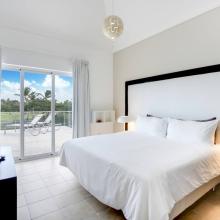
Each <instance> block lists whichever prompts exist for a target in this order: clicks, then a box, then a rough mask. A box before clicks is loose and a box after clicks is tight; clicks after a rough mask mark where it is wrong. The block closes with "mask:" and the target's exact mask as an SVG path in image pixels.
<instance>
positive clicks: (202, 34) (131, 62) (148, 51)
mask: <svg viewBox="0 0 220 220" xmlns="http://www.w3.org/2000/svg"><path fill="white" fill-rule="evenodd" d="M219 21H220V8H217V9H215V10H212V11H210V12H208V13H206V14H204V15H201V16H199V17H196V18H194V19H192V20H190V21H188V22H185V23H183V24H181V25H178V26H176V27H174V28H171V29H169V30H167V31H164V32H162V33H160V34H158V35H156V36H154V37H152V38H149V39H146V40H144V41H141V42H139V43H137V44H135V45H133V46H131V47H128V48H126V49H124V50H121V51H119V52H117V53H115V54H114V108H115V109H116V113H117V116H118V115H121V114H124V102H125V99H124V98H125V96H124V95H125V93H124V89H125V81H127V80H131V79H137V78H141V77H147V76H152V75H159V74H164V73H169V72H174V71H179V70H184V69H191V68H196V67H202V66H208V65H213V64H219V63H220V40H219V39H220V25H219ZM116 129H120V128H116Z"/></svg>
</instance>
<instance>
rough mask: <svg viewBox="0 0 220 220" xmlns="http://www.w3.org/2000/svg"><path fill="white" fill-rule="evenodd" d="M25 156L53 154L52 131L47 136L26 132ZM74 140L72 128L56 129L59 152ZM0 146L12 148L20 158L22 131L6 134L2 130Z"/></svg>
mask: <svg viewBox="0 0 220 220" xmlns="http://www.w3.org/2000/svg"><path fill="white" fill-rule="evenodd" d="M24 138H25V147H24V152H25V156H30V155H36V154H43V153H50V152H51V131H48V132H46V133H45V134H42V133H39V134H38V135H36V136H33V135H32V134H31V133H30V132H29V131H28V130H26V131H25V137H24ZM71 138H72V128H70V127H67V126H59V127H56V131H55V148H56V151H59V150H60V148H61V146H62V144H63V143H64V142H65V141H66V140H68V139H71ZM0 146H10V147H11V148H12V152H13V155H14V157H19V156H20V130H19V129H17V130H16V131H15V130H7V131H6V134H5V133H4V131H3V130H0Z"/></svg>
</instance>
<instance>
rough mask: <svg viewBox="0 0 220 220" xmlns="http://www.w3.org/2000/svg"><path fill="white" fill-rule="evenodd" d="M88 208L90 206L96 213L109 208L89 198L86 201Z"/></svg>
mask: <svg viewBox="0 0 220 220" xmlns="http://www.w3.org/2000/svg"><path fill="white" fill-rule="evenodd" d="M86 201H87V202H88V204H89V205H90V206H92V207H93V208H94V209H95V210H96V212H102V211H105V210H107V209H108V208H109V207H108V206H107V205H104V204H103V203H101V202H99V201H98V200H97V199H96V198H94V197H93V196H91V197H90V198H88V199H87V200H86Z"/></svg>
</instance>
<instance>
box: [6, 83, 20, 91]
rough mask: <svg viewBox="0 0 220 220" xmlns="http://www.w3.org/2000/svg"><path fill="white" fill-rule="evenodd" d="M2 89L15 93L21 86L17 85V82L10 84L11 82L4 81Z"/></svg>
mask: <svg viewBox="0 0 220 220" xmlns="http://www.w3.org/2000/svg"><path fill="white" fill-rule="evenodd" d="M2 87H3V88H5V89H7V90H10V91H14V92H15V91H17V90H19V89H20V84H19V83H17V82H10V81H7V80H3V82H2Z"/></svg>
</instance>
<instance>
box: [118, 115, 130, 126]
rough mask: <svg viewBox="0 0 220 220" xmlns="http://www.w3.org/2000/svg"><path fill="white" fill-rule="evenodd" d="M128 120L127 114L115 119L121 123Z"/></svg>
mask: <svg viewBox="0 0 220 220" xmlns="http://www.w3.org/2000/svg"><path fill="white" fill-rule="evenodd" d="M129 121H130V120H129V117H128V116H125V115H123V116H120V117H119V118H118V120H117V122H118V123H122V124H124V123H128V122H129Z"/></svg>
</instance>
